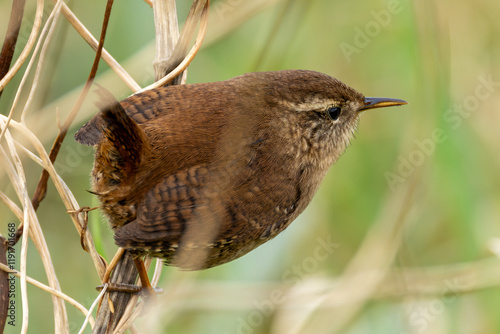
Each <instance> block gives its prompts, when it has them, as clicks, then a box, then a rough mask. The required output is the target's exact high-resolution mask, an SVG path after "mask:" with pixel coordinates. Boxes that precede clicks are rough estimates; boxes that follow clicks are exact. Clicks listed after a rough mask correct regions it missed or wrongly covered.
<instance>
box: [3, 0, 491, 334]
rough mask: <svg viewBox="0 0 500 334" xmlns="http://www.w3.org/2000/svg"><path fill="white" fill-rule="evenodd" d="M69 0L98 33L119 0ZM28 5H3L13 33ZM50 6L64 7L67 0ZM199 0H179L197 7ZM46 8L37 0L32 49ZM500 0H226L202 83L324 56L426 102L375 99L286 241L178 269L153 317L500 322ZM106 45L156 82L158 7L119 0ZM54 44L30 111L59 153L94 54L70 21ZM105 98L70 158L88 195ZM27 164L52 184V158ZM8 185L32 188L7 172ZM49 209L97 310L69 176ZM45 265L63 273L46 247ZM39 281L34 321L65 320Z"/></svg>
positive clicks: (83, 297) (176, 324)
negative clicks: (67, 193) (47, 163)
mask: <svg viewBox="0 0 500 334" xmlns="http://www.w3.org/2000/svg"><path fill="white" fill-rule="evenodd" d="M67 3H68V5H69V6H70V7H71V9H72V10H73V11H74V12H75V14H76V15H77V16H78V17H79V18H80V19H81V20H82V21H83V23H84V24H85V25H86V26H87V28H88V29H89V30H90V31H91V32H92V34H93V35H94V36H98V35H99V32H100V26H101V21H102V16H103V12H104V7H105V3H104V2H103V1H95V0H87V1H68V2H67ZM10 6H11V1H7V0H2V1H1V2H0V22H1V23H0V37H1V38H3V36H4V35H5V31H6V26H7V22H8V15H9V13H10ZM45 6H46V7H47V10H46V12H47V13H49V12H50V9H51V8H52V6H53V4H52V3H51V2H48V3H47V4H45ZM189 6H190V3H189V1H185V2H181V1H179V2H178V7H179V8H178V10H179V21H180V22H182V21H183V20H184V18H185V17H186V15H187V12H188V9H189ZM34 12H35V7H34V4H33V3H32V2H29V3H28V4H27V9H26V16H25V19H24V21H23V26H22V29H21V35H20V43H21V45H20V46H22V45H24V43H26V40H27V37H28V35H29V32H30V31H31V25H32V22H33V19H32V18H33V17H34ZM499 12H500V2H495V1H485V0H476V1H474V2H467V1H463V2H457V1H451V0H445V1H439V2H434V1H429V0H423V1H409V0H389V1H385V0H375V1H366V0H360V1H328V0H313V1H310V0H288V1H286V0H283V1H278V0H272V1H257V0H256V1H252V2H246V1H241V0H219V1H213V2H212V4H211V8H210V22H209V27H208V33H207V36H206V39H205V42H204V46H203V48H202V50H201V51H200V52H199V54H198V55H197V57H196V58H195V60H194V61H193V63H192V64H191V66H190V67H189V70H188V82H189V83H195V82H209V81H217V80H224V79H228V78H231V77H233V76H236V75H239V74H242V73H245V72H252V71H264V70H265V71H267V70H280V69H311V70H317V71H321V72H324V73H327V74H329V75H332V76H335V77H336V78H338V79H340V80H342V81H344V82H345V83H347V84H348V85H350V86H352V87H354V88H355V89H357V90H359V91H361V92H363V93H364V94H365V95H366V96H385V97H394V98H401V99H405V100H407V101H409V103H410V104H409V105H408V106H404V107H399V108H388V109H378V110H373V111H370V112H368V113H365V114H364V115H363V117H362V120H361V123H360V127H359V130H358V133H357V135H356V139H355V140H354V141H353V142H352V145H351V147H350V148H349V149H348V150H347V152H346V153H345V154H344V155H343V156H342V158H341V159H340V160H339V161H338V163H337V164H336V165H335V166H334V167H333V168H332V169H331V170H330V172H329V173H328V175H327V176H326V179H325V181H324V182H323V184H322V186H321V188H320V190H319V192H318V193H317V195H316V197H315V198H314V200H313V202H312V203H311V205H310V206H309V207H308V209H307V210H306V211H305V213H304V214H302V215H301V216H300V217H299V218H298V219H297V220H296V221H295V222H294V223H293V224H292V225H291V226H290V227H289V228H288V229H287V230H286V231H285V232H283V233H281V234H280V235H279V236H278V237H276V238H275V239H274V240H273V241H271V242H269V243H267V244H265V245H263V246H261V247H260V248H258V249H257V250H255V251H253V252H252V253H250V254H248V255H246V256H244V257H243V258H240V259H238V260H236V261H234V262H232V263H229V264H226V265H223V266H221V267H218V268H213V269H210V270H207V271H203V272H180V271H179V270H177V269H175V268H166V269H165V270H164V271H163V275H162V279H161V286H162V287H163V289H164V291H165V292H164V294H163V295H162V296H161V297H160V298H159V299H161V305H160V306H159V307H156V308H155V309H152V310H148V312H147V314H146V315H144V316H143V317H142V318H140V319H139V320H138V321H137V322H136V324H137V328H138V329H140V330H141V332H143V333H204V334H210V333H213V334H216V333H217V334H220V333H244V334H248V333H255V334H258V333H259V334H260V333H276V334H277V333H348V334H354V333H396V334H406V333H412V334H413V333H418V334H420V333H497V332H500V317H499V316H498V307H499V305H500V288H499V287H500V260H499V259H498V257H497V256H498V255H500V250H499V249H500V247H499V246H498V245H499V244H500V173H499V172H498V171H499V167H500V159H499V156H500V155H499V152H500V131H499V124H500V113H499V109H498V106H499V105H500V39H499V38H498V37H497V36H500V21H499V20H498V13H499ZM105 48H106V49H107V50H108V51H109V52H110V53H111V54H112V55H113V56H114V57H115V58H116V59H117V60H118V61H119V62H120V63H121V64H122V65H123V67H124V68H125V69H126V70H127V71H129V73H131V75H132V76H133V77H134V78H135V80H136V81H137V82H138V83H139V84H141V85H142V86H145V85H147V84H149V83H151V82H152V81H153V69H152V60H153V59H154V23H153V14H152V9H151V8H150V7H149V6H148V5H147V4H146V3H145V2H141V1H139V0H134V1H132V0H122V1H117V2H115V4H114V9H113V12H112V15H111V21H110V29H109V32H108V35H107V40H106V43H105ZM20 50H21V47H18V49H17V52H16V55H18V54H19V52H20ZM48 52H49V53H48V55H49V56H48V57H47V61H46V64H45V65H44V70H43V71H42V73H41V75H42V77H41V83H40V87H39V90H38V93H37V95H36V99H35V101H34V102H33V103H32V104H31V107H30V108H31V110H30V114H29V115H30V117H29V118H28V119H27V123H28V124H29V125H30V127H31V128H32V129H33V131H34V132H35V133H36V134H37V135H38V136H39V137H40V138H41V139H42V140H43V142H44V145H45V147H46V148H47V150H48V149H50V146H51V143H52V141H53V140H54V138H55V136H56V134H57V123H56V120H57V115H58V114H59V115H60V117H61V119H65V117H66V115H67V114H68V113H69V110H70V109H71V107H72V105H73V103H74V102H75V100H76V97H77V96H78V94H79V92H80V90H81V88H82V85H83V83H84V82H85V80H86V78H87V76H88V73H89V70H90V68H91V64H92V61H93V57H94V52H93V51H92V50H91V48H90V47H89V46H88V45H87V44H86V43H85V42H84V41H83V39H82V38H81V37H80V36H79V35H78V34H77V33H76V32H75V31H74V30H73V28H72V27H71V26H70V25H69V24H68V23H67V22H66V20H65V19H64V18H61V19H60V22H59V24H58V29H57V31H56V32H55V37H54V40H53V41H52V42H51V44H50V48H49V51H48ZM98 73H99V76H98V79H97V82H98V83H100V84H101V85H103V86H105V87H106V88H107V89H109V90H111V91H112V92H113V94H114V95H115V96H116V97H117V98H119V99H122V98H125V97H127V96H128V95H130V94H131V93H132V92H131V91H130V90H129V89H128V88H127V87H126V86H125V85H124V84H123V83H121V82H120V80H119V79H118V78H117V76H116V75H115V74H114V73H113V72H112V71H110V70H109V68H108V67H107V65H106V64H105V63H103V62H102V63H101V66H100V69H99V72H98ZM30 78H32V76H31V77H30ZM20 80H21V75H19V74H18V75H17V76H16V77H15V78H14V80H13V81H12V82H11V83H10V84H9V86H8V87H7V88H6V89H5V91H4V93H3V96H2V98H1V99H0V112H1V113H2V114H7V113H8V111H9V109H10V106H11V103H12V101H13V97H14V94H15V92H16V89H17V86H18V84H19V82H20ZM24 95H26V94H24ZM24 95H23V96H24ZM23 99H24V100H25V99H26V96H24V97H23V98H22V99H21V100H22V101H24V100H23ZM88 100H89V101H88V103H87V104H86V105H85V108H84V109H83V110H82V111H81V112H80V114H79V116H78V118H77V120H76V121H75V123H74V126H73V127H72V129H71V131H70V135H69V136H68V138H67V139H66V141H65V142H64V145H63V147H62V150H61V154H60V155H59V157H58V162H57V163H56V168H57V169H58V171H59V172H60V173H61V175H62V177H63V178H64V180H65V181H66V182H67V184H68V186H69V187H70V189H71V190H72V191H73V193H74V194H75V196H76V198H77V199H78V201H79V204H80V205H81V206H95V205H97V203H96V201H95V199H94V198H93V196H92V195H90V194H89V193H87V192H86V190H87V189H89V172H90V170H91V166H92V160H93V156H92V154H93V152H92V149H91V148H88V147H82V146H79V145H77V144H76V143H75V141H74V140H73V139H72V135H73V134H74V132H75V131H76V130H77V129H78V128H79V126H81V124H83V123H84V122H85V121H87V120H88V119H89V118H90V117H91V115H92V114H93V113H95V112H96V109H95V107H93V101H94V100H95V96H93V95H92V94H91V95H90V96H89V98H88ZM21 105H22V104H21ZM193 112H196V110H193ZM14 119H16V117H14ZM2 145H4V144H3V143H2ZM23 161H24V160H23ZM24 162H25V168H26V171H27V178H28V186H29V187H31V188H30V189H31V190H32V191H34V189H35V186H36V183H37V181H38V178H39V176H40V172H41V171H40V167H39V166H37V165H36V164H34V163H32V162H30V161H29V159H25V161H24ZM0 182H1V190H2V191H4V192H5V193H7V194H8V195H11V196H14V195H13V194H14V192H13V191H12V187H11V186H10V185H9V180H8V178H7V177H6V176H5V175H3V172H2V171H0ZM49 184H50V183H49ZM38 213H39V219H40V221H41V224H42V228H43V231H44V234H45V237H46V239H47V242H48V244H49V249H50V251H51V256H52V260H53V262H54V265H55V267H56V271H57V273H58V277H59V280H60V284H61V286H62V289H63V291H65V292H66V293H67V294H69V295H70V296H72V297H73V298H74V299H76V300H78V301H79V302H81V303H82V304H83V305H84V306H86V307H90V305H91V303H92V302H93V300H94V299H95V297H96V296H97V292H96V290H95V286H97V285H98V284H99V280H98V276H97V274H96V273H95V271H94V267H93V264H92V263H91V260H90V258H89V257H88V255H87V254H86V253H85V252H84V251H83V250H82V249H81V247H80V241H79V236H78V234H77V233H76V231H75V228H74V227H73V224H72V223H71V221H70V218H69V217H68V214H67V213H66V212H65V209H64V206H63V205H62V203H61V200H60V198H59V197H58V196H57V194H56V191H55V189H54V188H53V186H52V185H51V184H50V185H49V194H48V196H47V198H46V199H45V200H44V201H43V202H42V204H41V207H40V208H39V210H38ZM0 217H2V218H1V223H0V231H1V233H2V234H3V235H5V234H6V233H7V232H6V227H7V223H8V222H15V223H16V224H17V223H18V222H17V220H15V218H14V215H13V214H12V213H10V211H9V210H8V209H7V208H6V207H5V206H4V205H0ZM90 229H91V231H92V233H93V235H94V238H95V239H96V242H97V243H98V248H99V250H100V252H101V254H102V255H103V256H104V257H105V258H107V259H108V260H109V259H110V258H111V257H112V255H113V254H114V252H115V250H116V247H115V246H114V243H113V240H112V234H111V232H110V230H109V228H108V226H107V223H106V222H105V220H104V219H103V217H102V216H100V214H99V213H98V212H92V214H91V219H90ZM495 253H496V255H495ZM28 274H29V275H30V276H32V277H34V278H36V279H39V280H41V281H42V282H46V278H45V276H44V272H43V267H42V265H41V264H40V261H39V259H38V254H37V252H36V250H35V249H34V247H32V246H31V247H30V248H29V254H28ZM28 291H29V303H30V330H29V332H30V333H51V332H53V331H54V325H53V317H52V312H53V311H52V307H51V299H50V297H49V295H48V294H47V293H45V292H41V291H39V290H38V289H37V288H34V287H32V286H29V290H28ZM18 305H19V307H18V309H17V310H18V315H17V323H18V325H17V327H12V326H7V328H6V332H7V333H17V332H19V330H20V322H21V312H22V310H21V309H20V300H18ZM68 313H69V317H70V323H71V332H72V333H73V332H75V333H76V332H78V330H79V328H80V326H81V324H82V323H83V320H84V317H83V316H82V315H81V313H79V312H78V311H77V310H75V309H74V308H72V307H68ZM86 332H90V330H88V329H87V331H86Z"/></svg>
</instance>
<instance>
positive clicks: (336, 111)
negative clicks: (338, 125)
mask: <svg viewBox="0 0 500 334" xmlns="http://www.w3.org/2000/svg"><path fill="white" fill-rule="evenodd" d="M341 112H342V108H340V107H330V108H328V110H327V111H326V113H327V114H328V117H330V118H331V119H332V120H334V121H336V120H337V119H339V116H340V113H341Z"/></svg>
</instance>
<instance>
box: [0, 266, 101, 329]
mask: <svg viewBox="0 0 500 334" xmlns="http://www.w3.org/2000/svg"><path fill="white" fill-rule="evenodd" d="M0 270H2V271H5V272H7V273H9V274H11V275H14V276H16V277H21V273H20V272H19V271H17V270H12V269H10V268H9V267H8V266H6V265H4V264H2V263H0ZM26 281H27V282H28V283H29V284H31V285H33V286H36V287H37V288H39V289H40V290H43V291H46V292H48V293H50V294H52V295H54V296H56V297H59V298H61V299H64V300H65V301H67V302H68V303H69V304H70V305H73V306H74V307H75V308H76V309H77V310H79V311H80V312H82V314H83V315H84V316H86V317H89V321H90V324H91V325H92V326H93V325H94V319H93V318H92V313H91V312H92V310H91V309H89V310H87V309H86V308H85V307H84V306H83V305H82V304H80V303H79V302H78V301H76V300H75V299H73V298H71V297H70V296H68V295H67V294H65V293H63V292H62V291H60V290H56V289H53V288H51V287H50V286H47V285H45V284H43V283H42V282H40V281H37V280H36V279H34V278H32V277H30V276H26Z"/></svg>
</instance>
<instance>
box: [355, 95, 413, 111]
mask: <svg viewBox="0 0 500 334" xmlns="http://www.w3.org/2000/svg"><path fill="white" fill-rule="evenodd" d="M403 104H408V102H406V101H404V100H399V99H390V98H387V97H365V105H364V106H363V107H362V108H361V109H359V111H364V110H366V109H374V108H384V107H392V106H401V105H403Z"/></svg>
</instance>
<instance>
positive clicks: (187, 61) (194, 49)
mask: <svg viewBox="0 0 500 334" xmlns="http://www.w3.org/2000/svg"><path fill="white" fill-rule="evenodd" d="M208 4H209V2H208V1H207V2H206V4H205V7H203V12H202V15H201V21H200V30H199V31H198V36H197V37H196V41H195V43H194V45H193V47H192V48H191V51H189V53H188V55H187V56H186V57H184V59H183V60H182V61H181V62H180V64H179V65H178V66H176V67H175V69H173V70H172V71H171V72H170V73H168V74H167V75H166V76H164V77H163V78H161V79H160V80H158V81H157V82H155V83H153V84H151V85H149V86H147V87H145V88H143V89H141V90H139V91H137V92H136V94H137V93H141V92H144V91H146V90H150V89H154V88H158V87H161V86H164V85H166V84H167V83H169V82H170V81H172V80H173V79H175V78H176V77H177V76H178V75H179V74H181V73H182V72H183V71H184V70H185V69H186V68H187V67H188V66H189V64H190V63H191V61H192V60H193V59H194V57H195V56H196V54H197V53H198V51H199V50H200V47H201V44H202V43H203V39H204V37H205V34H206V30H207V24H208Z"/></svg>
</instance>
